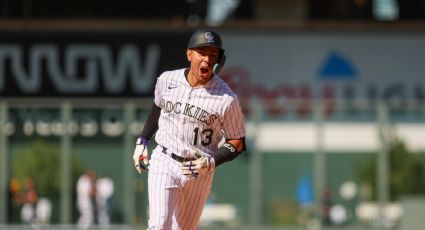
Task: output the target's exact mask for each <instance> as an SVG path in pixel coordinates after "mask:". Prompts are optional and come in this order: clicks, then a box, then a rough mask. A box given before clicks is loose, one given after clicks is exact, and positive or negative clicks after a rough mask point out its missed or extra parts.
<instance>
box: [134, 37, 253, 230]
mask: <svg viewBox="0 0 425 230" xmlns="http://www.w3.org/2000/svg"><path fill="white" fill-rule="evenodd" d="M186 57H187V60H188V61H189V62H190V68H182V69H177V70H173V71H166V72H164V73H162V74H161V76H159V78H158V79H157V83H156V87H155V98H154V105H153V107H152V109H151V111H150V114H149V116H148V118H147V121H146V123H145V126H144V128H143V131H142V134H141V136H140V138H138V140H137V145H136V148H135V151H134V155H133V159H134V161H135V166H136V169H137V171H138V172H139V173H142V172H144V171H146V170H147V166H146V164H147V163H148V151H147V145H148V141H149V139H150V138H151V137H152V136H153V135H154V134H155V132H156V136H155V140H156V142H157V143H158V146H157V147H156V148H155V149H154V150H153V153H152V158H151V160H150V162H149V163H150V165H149V174H148V193H149V204H150V205H149V227H148V229H196V228H197V227H198V222H199V219H200V216H201V213H202V210H203V207H204V205H205V202H206V200H207V197H208V194H209V192H210V189H211V186H212V180H213V175H214V171H215V168H216V167H217V166H218V165H220V164H222V163H224V162H226V161H231V160H233V159H235V158H236V157H237V156H238V155H239V154H240V153H241V152H242V151H243V150H245V134H246V129H245V124H244V116H243V114H242V111H241V107H240V105H239V101H238V98H237V96H236V95H235V94H234V93H233V92H232V91H231V89H230V87H229V86H228V85H227V84H226V83H225V82H224V81H223V80H221V79H220V77H219V76H217V75H216V74H217V73H218V72H219V71H220V69H221V68H222V67H223V64H224V61H225V55H224V49H223V48H222V41H221V38H220V36H219V34H217V33H216V32H214V31H211V30H199V31H196V32H195V33H194V34H193V35H192V37H191V39H190V41H189V44H188V46H187V50H186ZM223 139H224V144H222V141H223Z"/></svg>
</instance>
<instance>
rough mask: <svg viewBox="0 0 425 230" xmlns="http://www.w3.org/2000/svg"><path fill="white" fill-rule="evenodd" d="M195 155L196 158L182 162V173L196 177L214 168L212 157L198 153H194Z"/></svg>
mask: <svg viewBox="0 0 425 230" xmlns="http://www.w3.org/2000/svg"><path fill="white" fill-rule="evenodd" d="M195 156H196V157H198V158H197V159H196V160H193V161H186V162H183V163H182V166H181V170H182V173H183V175H191V176H194V177H197V176H198V175H203V174H206V173H208V172H210V171H211V170H212V169H213V168H215V161H214V158H212V157H210V156H207V155H205V154H199V153H196V154H195Z"/></svg>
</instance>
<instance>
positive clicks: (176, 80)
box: [155, 69, 246, 157]
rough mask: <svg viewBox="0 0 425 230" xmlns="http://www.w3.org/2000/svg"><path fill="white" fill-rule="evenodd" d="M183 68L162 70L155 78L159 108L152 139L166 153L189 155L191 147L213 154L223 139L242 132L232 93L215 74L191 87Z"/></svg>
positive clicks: (238, 136) (236, 135)
mask: <svg viewBox="0 0 425 230" xmlns="http://www.w3.org/2000/svg"><path fill="white" fill-rule="evenodd" d="M185 70H186V69H178V70H174V71H166V72H164V73H162V74H161V75H160V76H159V78H158V79H157V83H156V87H155V104H156V105H157V106H158V107H160V108H161V115H160V118H159V122H158V127H159V128H158V131H157V133H156V136H155V140H156V142H157V143H158V144H159V145H162V146H164V147H166V148H168V149H169V150H168V151H170V152H173V153H175V154H177V155H180V156H183V157H192V156H193V153H194V151H193V148H196V149H198V150H200V151H201V152H204V153H207V154H209V155H213V154H214V153H215V152H216V150H217V149H218V147H219V146H218V144H219V143H220V142H221V141H222V139H223V138H225V139H239V138H242V137H244V136H245V135H246V128H245V121H244V116H243V113H242V110H241V107H240V105H239V101H238V99H237V96H236V94H234V93H233V92H232V90H231V89H230V87H229V86H228V85H227V84H226V83H225V82H224V81H223V80H222V79H220V78H219V77H218V76H214V77H213V78H212V79H211V80H210V81H209V82H208V83H207V84H205V85H202V86H199V87H192V86H190V85H189V82H188V81H187V79H186V77H185Z"/></svg>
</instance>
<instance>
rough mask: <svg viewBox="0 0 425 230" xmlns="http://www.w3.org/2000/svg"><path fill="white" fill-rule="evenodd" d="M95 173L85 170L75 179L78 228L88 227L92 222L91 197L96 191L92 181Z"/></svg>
mask: <svg viewBox="0 0 425 230" xmlns="http://www.w3.org/2000/svg"><path fill="white" fill-rule="evenodd" d="M95 179H96V175H95V173H94V171H92V170H89V169H88V170H86V171H85V172H84V174H83V175H81V176H80V178H78V181H77V208H78V211H79V213H80V217H79V219H78V228H79V229H89V228H90V226H91V225H92V224H93V216H94V210H93V197H94V195H95V192H96V187H95V186H94V182H95Z"/></svg>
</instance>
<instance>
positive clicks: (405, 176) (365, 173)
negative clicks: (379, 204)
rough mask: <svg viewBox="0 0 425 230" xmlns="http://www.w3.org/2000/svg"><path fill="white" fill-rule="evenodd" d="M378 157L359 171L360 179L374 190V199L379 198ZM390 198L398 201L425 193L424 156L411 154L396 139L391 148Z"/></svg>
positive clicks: (373, 158) (374, 157)
mask: <svg viewBox="0 0 425 230" xmlns="http://www.w3.org/2000/svg"><path fill="white" fill-rule="evenodd" d="M377 155H378V154H373V156H371V159H370V160H369V161H368V162H367V163H366V164H365V165H364V167H362V168H361V169H360V170H359V174H358V176H359V179H360V180H361V181H362V182H365V183H367V184H369V185H370V186H371V188H372V199H376V198H377V191H376V187H377V183H376V179H377V178H376V173H377V169H376V168H377V166H376V165H377ZM388 159H389V174H390V175H389V176H390V178H389V183H390V184H389V187H390V188H389V189H390V191H389V196H390V200H392V201H394V200H398V199H399V198H400V196H402V195H418V194H421V195H423V194H424V193H425V160H424V156H423V154H414V153H411V152H409V150H408V149H407V147H406V145H405V143H404V142H403V141H402V140H400V139H395V140H393V141H392V142H391V143H390V146H389V157H388Z"/></svg>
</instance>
